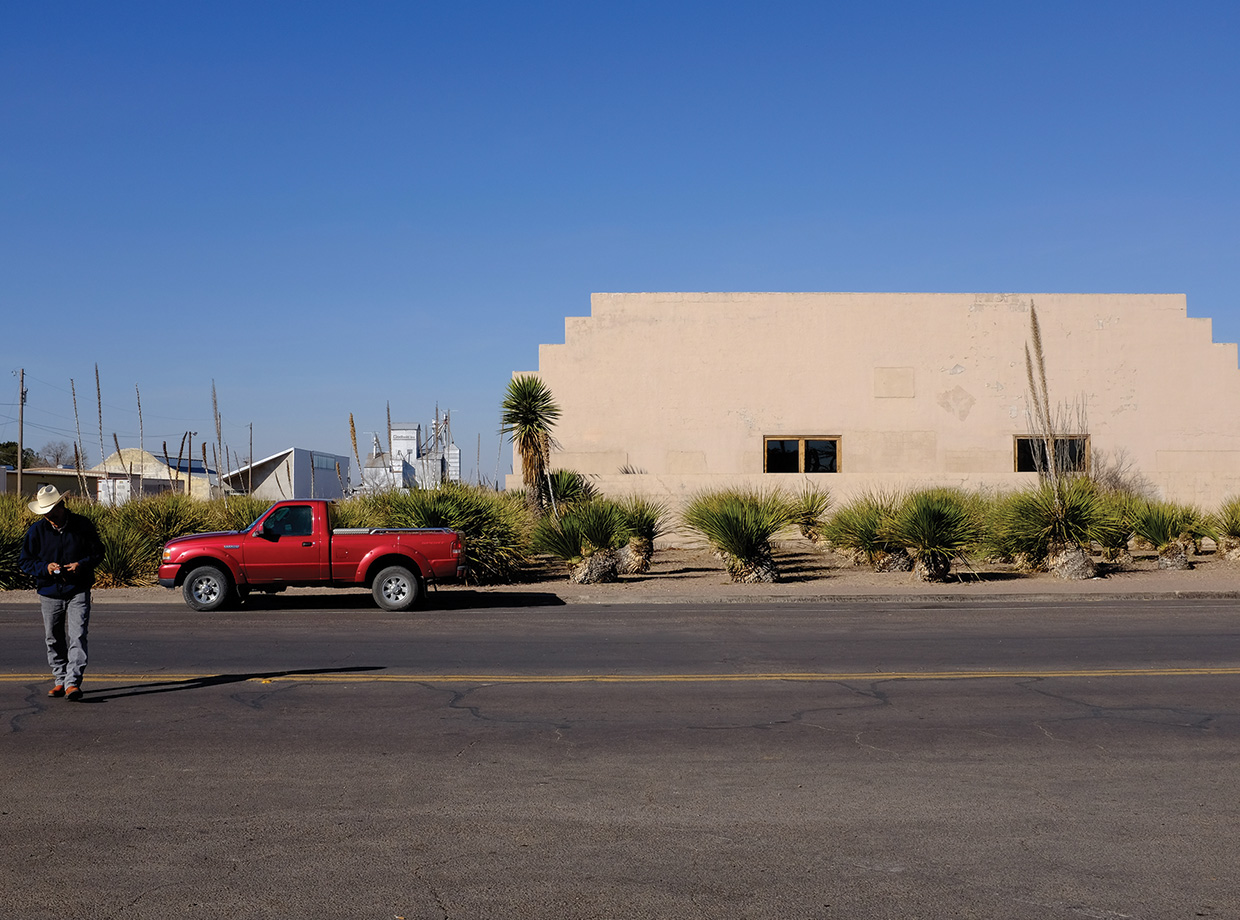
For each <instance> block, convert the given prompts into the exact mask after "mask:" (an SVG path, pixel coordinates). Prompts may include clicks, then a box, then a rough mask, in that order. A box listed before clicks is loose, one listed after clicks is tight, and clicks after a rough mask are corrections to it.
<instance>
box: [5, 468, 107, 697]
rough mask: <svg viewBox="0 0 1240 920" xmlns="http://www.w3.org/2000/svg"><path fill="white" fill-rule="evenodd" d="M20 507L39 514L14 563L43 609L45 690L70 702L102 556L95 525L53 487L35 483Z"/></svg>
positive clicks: (78, 680)
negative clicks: (51, 682)
mask: <svg viewBox="0 0 1240 920" xmlns="http://www.w3.org/2000/svg"><path fill="white" fill-rule="evenodd" d="M26 507H28V508H29V509H30V510H31V511H33V512H34V513H35V514H38V515H41V517H40V519H39V520H37V521H35V522H34V523H33V524H31V525H30V529H29V530H27V531H26V539H25V540H24V541H22V551H21V556H20V557H19V559H18V566H19V567H20V568H21V570H22V571H23V572H25V573H26V574H27V575H31V576H33V577H34V580H35V588H36V590H37V591H38V593H39V605H40V606H41V607H42V608H43V632H44V634H45V635H46V637H47V663H48V664H49V665H51V667H52V677H53V678H55V681H56V685H55V686H54V687H52V689H51V690H49V691H48V693H47V695H48V696H63V697H65V698H67V699H69V700H73V701H75V702H76V701H77V700H80V699H81V698H82V674H83V672H84V671H85V670H86V630H87V627H88V626H89V625H90V587H91V585H93V584H94V583H95V566H97V565H98V564H99V563H100V562H101V561H102V560H103V544H102V543H101V542H100V541H99V532H98V531H97V530H95V525H94V524H93V523H91V521H90V519H89V518H85V517H82V515H80V514H74V513H73V512H72V511H70V510H69V509H68V508H66V507H65V502H64V496H63V495H61V494H60V492H59V491H58V490H57V489H56V487H55V486H44V487H43V488H41V489H40V490H39V491H38V494H37V495H36V496H35V500H34V501H32V502H30V503H29V504H28V505H27V506H26Z"/></svg>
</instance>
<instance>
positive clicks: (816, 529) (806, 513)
mask: <svg viewBox="0 0 1240 920" xmlns="http://www.w3.org/2000/svg"><path fill="white" fill-rule="evenodd" d="M790 505H791V511H792V523H793V524H795V525H796V527H797V529H798V530H800V531H801V536H803V537H805V539H807V540H809V541H811V542H813V543H818V542H819V541H820V540H822V533H823V528H824V526H825V524H826V517H827V512H828V511H829V510H830V509H831V493H830V492H828V491H827V490H826V489H823V488H820V487H819V486H816V485H814V484H812V483H808V482H807V483H805V485H803V486H802V487H801V491H799V492H798V493H797V494H796V495H794V496H793V497H792V500H791V502H790Z"/></svg>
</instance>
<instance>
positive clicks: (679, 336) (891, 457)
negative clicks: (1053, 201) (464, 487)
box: [508, 293, 1240, 510]
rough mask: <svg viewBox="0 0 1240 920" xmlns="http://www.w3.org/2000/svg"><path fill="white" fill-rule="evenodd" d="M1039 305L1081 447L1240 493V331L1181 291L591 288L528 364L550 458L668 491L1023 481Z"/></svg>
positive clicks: (622, 485) (1206, 501)
mask: <svg viewBox="0 0 1240 920" xmlns="http://www.w3.org/2000/svg"><path fill="white" fill-rule="evenodd" d="M1031 305H1036V312H1037V316H1038V318H1039V321H1040V325H1041V330H1042V343H1043V352H1044V355H1045V364H1046V370H1047V380H1048V384H1049V391H1050V398H1051V402H1052V403H1054V404H1057V405H1059V406H1060V407H1061V409H1062V410H1064V411H1063V414H1064V415H1065V417H1066V418H1067V419H1068V421H1069V424H1068V426H1067V428H1066V429H1064V430H1062V431H1061V433H1065V434H1070V435H1072V436H1073V439H1072V441H1071V443H1065V445H1064V447H1063V450H1064V451H1065V452H1067V453H1070V454H1071V455H1072V456H1073V458H1074V460H1075V462H1079V463H1081V464H1099V463H1114V462H1115V461H1116V460H1117V458H1120V457H1126V460H1127V461H1128V463H1129V464H1130V465H1131V470H1132V471H1133V472H1134V473H1136V474H1138V475H1140V476H1143V477H1144V478H1145V480H1146V481H1147V482H1148V483H1149V484H1150V485H1151V486H1152V487H1153V489H1154V490H1155V491H1156V492H1158V493H1159V494H1161V495H1162V496H1163V497H1166V498H1169V499H1173V500H1177V501H1185V502H1191V503H1195V504H1198V505H1201V506H1203V507H1204V508H1206V509H1207V510H1210V509H1212V508H1214V507H1215V506H1217V504H1218V503H1219V502H1220V501H1221V500H1222V499H1223V498H1224V497H1226V496H1229V495H1233V494H1236V493H1240V369H1238V368H1237V351H1236V345H1234V344H1218V343H1215V342H1213V340H1212V338H1211V326H1210V320H1208V319H1194V318H1189V317H1188V315H1187V303H1186V298H1185V297H1184V296H1183V295H1176V294H829V293H823V294H740V293H724V294H709V293H705V294H702V293H699V294H595V295H593V296H592V298H591V312H590V316H588V317H569V318H567V319H566V320H565V331H564V343H563V344H550V345H541V346H540V347H539V364H538V369H537V371H536V372H531V373H537V374H538V375H539V376H540V377H541V378H542V379H543V380H544V381H545V382H546V383H547V385H548V386H549V387H550V388H551V390H552V392H553V394H554V395H555V398H556V400H557V402H558V403H559V405H560V407H561V409H562V410H563V416H562V418H561V420H560V422H559V423H558V424H557V426H556V428H555V438H556V440H557V442H558V445H559V448H558V450H556V451H555V452H554V453H553V455H552V467H553V468H568V469H575V470H578V471H580V472H582V473H586V474H589V475H590V476H591V477H593V478H594V479H595V481H596V482H597V483H598V484H599V486H600V487H601V488H602V489H603V491H604V492H606V493H608V494H617V495H622V494H628V493H633V492H641V493H644V494H647V495H651V496H662V497H666V498H670V499H672V500H673V501H679V500H681V499H683V498H684V497H685V496H687V495H689V494H692V493H693V492H694V491H697V490H699V489H702V488H707V487H710V488H713V487H716V486H719V485H723V484H725V483H726V484H749V485H755V486H771V485H784V486H787V487H790V488H792V489H795V488H798V487H799V485H800V483H801V482H802V481H805V480H808V481H811V482H814V483H816V484H819V485H821V486H825V487H827V488H828V489H830V491H831V494H832V495H833V496H834V497H835V498H836V499H837V500H841V499H846V498H847V497H848V496H849V495H852V494H855V493H857V492H859V491H861V490H864V489H867V488H884V489H887V488H907V487H916V486H921V485H929V484H953V485H961V486H965V487H968V488H983V489H993V490H1004V489H1010V488H1016V487H1019V486H1022V485H1025V484H1029V483H1031V482H1033V481H1035V478H1036V473H1034V472H1028V471H1024V470H1027V469H1028V467H1029V464H1030V462H1031V459H1032V458H1031V455H1030V453H1029V451H1030V449H1031V442H1030V440H1029V435H1030V433H1031V429H1030V423H1029V419H1028V415H1027V409H1028V407H1029V405H1030V402H1029V396H1028V389H1029V388H1028V384H1027V373H1026V365H1025V348H1026V345H1027V344H1028V343H1029V342H1030V315H1031V310H1030V307H1031ZM520 462H521V461H520V457H518V456H514V458H513V467H514V473H513V475H512V476H510V477H509V479H508V487H509V488H519V487H520V483H521V467H520Z"/></svg>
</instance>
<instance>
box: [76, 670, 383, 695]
mask: <svg viewBox="0 0 1240 920" xmlns="http://www.w3.org/2000/svg"><path fill="white" fill-rule="evenodd" d="M383 670H385V668H384V667H383V666H382V665H373V666H367V667H360V668H306V669H304V670H300V671H262V672H255V673H252V674H211V675H208V676H206V677H191V678H188V679H186V680H169V681H160V682H155V683H142V684H131V685H130V686H127V687H107V688H105V689H102V690H87V691H85V692H84V693H83V694H82V699H81V702H82V703H104V702H107V701H108V700H115V699H121V698H122V697H127V696H146V695H147V694H149V693H175V692H177V691H178V690H202V689H204V688H206V687H218V686H220V685H222V684H237V683H244V682H245V681H247V680H270V679H272V678H277V677H296V676H298V675H299V674H306V675H309V674H354V673H361V672H365V671H383Z"/></svg>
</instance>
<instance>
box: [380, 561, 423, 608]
mask: <svg viewBox="0 0 1240 920" xmlns="http://www.w3.org/2000/svg"><path fill="white" fill-rule="evenodd" d="M370 593H371V594H372V595H374V599H375V603H376V604H378V605H379V606H380V607H382V608H383V609H384V610H408V609H409V608H410V607H412V606H413V605H414V604H416V603H417V602H418V598H420V597H421V596H422V582H420V581H419V580H418V576H417V575H416V574H414V573H413V572H411V571H409V569H408V568H406V567H405V566H403V565H389V566H388V567H387V568H385V569H383V570H381V571H380V572H379V574H378V575H376V576H375V580H374V582H373V584H372V585H371V587H370Z"/></svg>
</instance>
